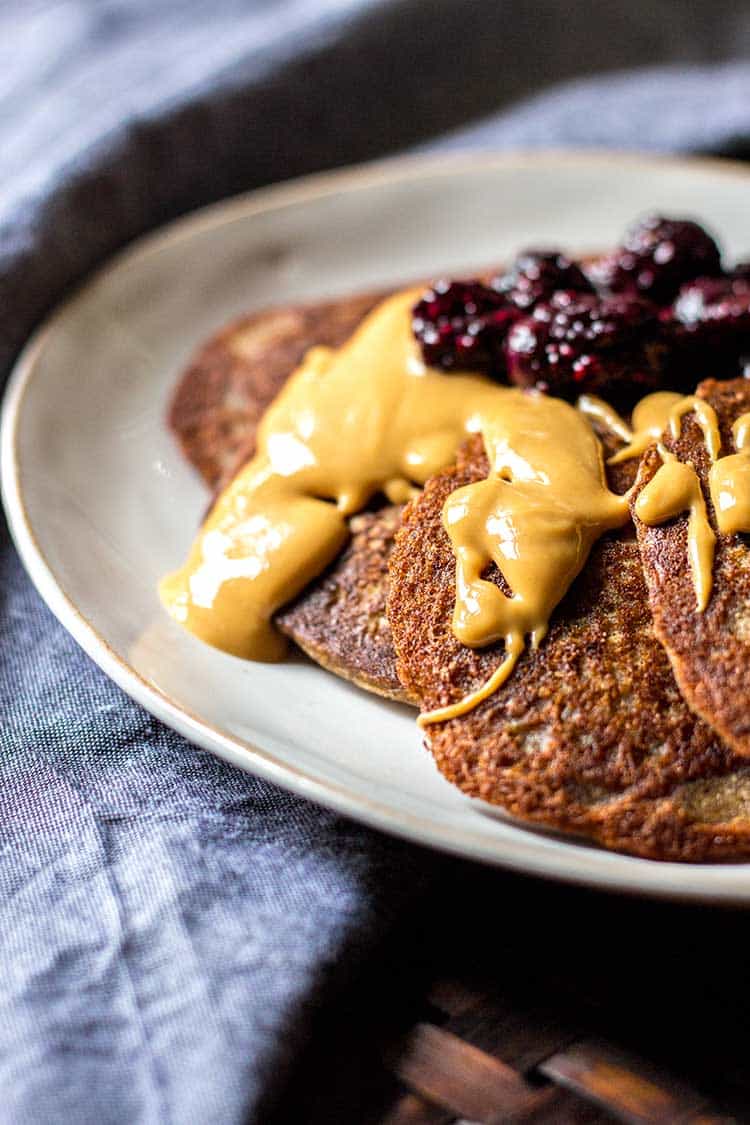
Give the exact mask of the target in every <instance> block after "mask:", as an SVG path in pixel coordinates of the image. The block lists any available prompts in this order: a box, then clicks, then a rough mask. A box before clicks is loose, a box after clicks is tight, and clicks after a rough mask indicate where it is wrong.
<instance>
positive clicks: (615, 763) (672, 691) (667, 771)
mask: <svg viewBox="0 0 750 1125" xmlns="http://www.w3.org/2000/svg"><path fill="white" fill-rule="evenodd" d="M487 470H488V465H487V460H486V457H485V455H484V451H483V448H482V444H481V440H480V439H472V440H471V441H470V442H468V443H467V444H466V446H464V448H463V450H462V451H461V454H460V455H459V459H458V462H457V465H456V466H455V467H454V468H452V469H450V470H448V471H446V472H444V473H442V474H440V475H439V476H437V477H435V478H433V479H432V480H431V481H430V482H429V483H428V484H427V486H426V488H425V490H424V492H423V494H422V496H421V497H420V498H419V499H417V500H415V501H413V502H412V503H411V504H409V505H408V506H407V508H406V510H405V513H404V516H403V520H402V525H401V528H400V530H399V532H398V535H397V537H396V546H395V549H394V552H393V554H392V556H391V562H390V593H389V598H388V617H389V620H390V625H391V632H392V635H393V639H394V643H395V646H396V652H397V655H398V674H399V677H400V679H401V681H402V683H403V684H404V687H405V688H406V690H407V691H408V692H409V693H410V694H412V695H413V696H414V698H415V699H417V700H418V701H419V704H420V707H421V708H422V709H423V710H432V709H434V708H437V707H441V706H444V705H446V704H449V703H452V702H455V701H456V700H458V699H460V698H461V697H462V696H464V695H465V694H466V693H467V692H469V691H471V690H473V689H475V688H477V687H479V686H480V684H482V683H483V682H484V681H485V680H486V679H487V678H488V677H489V675H490V674H491V673H492V672H493V671H494V670H495V668H496V667H497V666H498V664H499V663H500V661H501V660H502V657H503V649H502V646H501V645H493V646H490V647H488V648H485V649H480V650H476V649H471V648H468V647H466V646H464V645H462V644H461V643H460V642H459V641H458V640H457V639H456V637H455V636H454V634H453V632H452V629H451V615H452V612H453V604H454V598H455V559H454V556H453V552H452V550H451V545H450V541H449V539H448V536H447V534H446V532H445V531H444V529H443V526H442V522H441V514H442V509H443V504H444V502H445V500H446V498H447V497H448V495H449V494H450V493H451V492H452V491H453V490H454V489H456V488H460V487H461V486H463V485H466V484H470V483H472V482H474V481H476V480H481V479H483V478H484V477H485V476H486V474H487ZM488 575H489V576H492V572H491V571H490V572H488ZM494 580H495V581H497V583H498V584H499V585H500V586H501V587H503V586H504V582H503V580H502V578H501V576H500V575H499V573H498V572H497V571H496V570H495V571H494ZM505 592H506V593H507V592H509V591H508V590H507V587H505ZM427 735H428V745H429V749H430V750H431V752H432V754H433V756H434V758H435V761H436V763H437V766H438V768H439V769H440V771H441V772H442V773H443V774H444V775H445V777H447V778H448V780H449V781H451V782H453V784H455V785H457V786H459V787H460V788H461V789H462V790H463V791H464V792H465V793H467V794H469V795H470V796H471V797H478V798H481V799H482V800H484V801H487V802H490V803H491V804H493V805H498V806H500V807H502V808H503V809H505V810H506V811H508V812H509V813H511V814H513V815H514V816H516V817H519V818H522V819H524V820H526V821H530V822H533V823H536V824H539V825H546V826H548V827H551V828H555V829H558V830H561V831H564V832H569V833H575V834H578V835H581V836H585V837H588V838H590V839H592V840H595V841H598V842H599V843H601V844H604V845H605V846H607V847H609V848H616V849H618V850H621V851H624V852H629V853H631V854H634V855H639V856H647V857H650V858H654V859H669V860H693V861H695V860H720V859H730V858H739V857H741V856H750V763H748V762H746V761H745V760H744V759H743V758H741V757H739V756H737V755H735V754H734V753H732V751H731V750H730V749H729V748H728V747H727V746H726V745H725V744H724V743H723V742H722V741H721V740H720V739H719V738H718V737H717V735H716V734H715V733H714V732H713V731H712V729H711V728H710V727H709V726H708V725H707V724H706V723H704V722H702V721H701V720H700V719H699V718H697V716H695V715H694V714H693V713H692V711H691V710H690V709H689V708H688V707H687V705H686V704H685V702H684V700H683V699H682V696H681V694H680V692H679V690H678V688H677V684H676V683H675V679H674V676H673V675H672V671H671V667H670V664H669V661H668V659H667V657H666V654H665V652H664V649H663V648H662V646H661V645H660V643H659V641H658V640H657V639H656V636H655V635H654V630H653V626H652V619H651V612H650V610H649V606H648V599H647V595H646V588H645V583H644V579H643V572H642V567H641V562H640V557H639V551H638V546H637V543H636V542H635V539H634V538H633V536H632V534H628V532H627V531H626V533H625V534H623V535H622V536H619V537H611V538H606V539H603V540H601V541H600V542H599V543H598V544H597V545H596V546H595V548H594V550H593V551H592V554H591V556H590V558H589V561H588V563H587V565H586V567H585V568H584V570H583V572H582V573H581V575H580V576H579V577H578V579H577V580H576V581H575V583H574V584H573V586H572V588H571V590H570V591H569V593H568V595H567V596H566V598H565V599H564V600H563V602H562V603H561V604H560V606H559V607H558V609H557V611H556V613H555V615H554V617H553V620H552V623H551V626H550V630H549V633H548V635H547V638H546V639H545V640H544V641H543V643H542V644H541V645H540V647H539V649H538V650H537V651H536V652H530V651H527V652H526V653H525V654H524V655H523V656H522V657H521V659H520V661H519V663H518V666H517V668H516V670H515V671H514V673H513V674H512V676H511V677H510V679H509V680H508V681H507V683H506V684H505V685H504V686H503V687H502V688H501V689H500V690H499V691H498V692H497V693H496V694H495V695H494V696H492V697H490V698H489V699H487V700H486V701H485V702H484V703H482V704H480V705H479V706H478V707H477V708H476V709H475V710H474V711H472V712H470V713H469V714H468V715H465V716H462V717H460V718H455V719H451V720H449V721H446V722H443V723H438V724H435V725H433V726H430V727H429V728H428V731H427Z"/></svg>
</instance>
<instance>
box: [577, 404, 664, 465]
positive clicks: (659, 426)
mask: <svg viewBox="0 0 750 1125" xmlns="http://www.w3.org/2000/svg"><path fill="white" fill-rule="evenodd" d="M583 398H584V399H586V398H588V399H592V401H594V402H595V403H596V404H597V406H598V404H599V403H600V402H601V400H599V399H593V396H583ZM683 399H684V396H683V395H679V394H676V393H675V392H674V391H654V393H653V394H650V395H646V397H645V398H642V399H641V401H640V402H638V403H636V405H635V408H634V409H633V421H632V429H631V427H630V426H628V425H627V424H626V423H625V422H624V421H623V420H622V418H621V417H620V415H619V414H617V413H616V411H614V410H612V407H611V406H608V405H607V403H601V406H603V407H605V408H606V411H602V410H601V409H598V412H597V413H596V414H593V417H595V418H598V419H599V420H600V421H602V422H604V424H605V425H608V426H609V428H610V430H612V432H613V433H615V434H617V436H618V437H622V439H623V441H626V442H627V443H628V444H627V445H625V446H624V447H623V448H622V449H618V451H617V453H614V454H613V455H612V456H611V457H610V458H608V460H607V464H608V465H618V464H619V463H620V462H621V461H629V460H630V459H631V458H633V457H640V456H641V454H642V453H644V452H645V451H646V450H647V449H648V447H649V445H651V444H652V442H655V441H658V440H659V438H660V437H661V435H662V434H663V433H664V430H665V429H666V428H667V425H668V424H669V422H670V419H671V416H672V412H673V411H674V410H675V409H676V408H678V407H679V406H681V404H682V402H683ZM578 406H579V409H581V408H582V400H581V399H579V400H578ZM589 413H591V412H589Z"/></svg>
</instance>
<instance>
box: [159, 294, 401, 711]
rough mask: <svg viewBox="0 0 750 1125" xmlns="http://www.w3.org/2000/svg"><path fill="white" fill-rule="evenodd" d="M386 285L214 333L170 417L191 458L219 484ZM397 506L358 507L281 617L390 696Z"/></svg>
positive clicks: (325, 656)
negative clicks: (335, 549)
mask: <svg viewBox="0 0 750 1125" xmlns="http://www.w3.org/2000/svg"><path fill="white" fill-rule="evenodd" d="M382 296H383V294H379V293H378V294H374V293H369V294H364V295H361V296H357V297H349V298H346V299H344V300H340V301H326V302H321V303H318V304H314V305H301V306H295V307H290V308H284V309H272V310H269V311H265V312H259V313H253V314H251V315H249V316H246V317H243V318H242V319H240V320H237V321H235V322H234V323H233V324H230V325H229V326H227V327H226V328H224V329H222V330H221V331H220V332H218V333H217V334H216V335H215V336H213V337H212V338H211V339H210V340H209V341H208V342H207V343H206V344H205V345H204V346H203V347H202V348H201V349H200V350H199V351H198V352H197V354H196V355H195V357H194V359H193V360H192V362H191V363H190V365H189V366H188V368H187V370H186V371H185V373H184V375H183V376H182V379H181V380H180V382H179V383H178V385H177V388H176V390H175V393H174V395H173V398H172V403H171V406H170V410H169V418H168V421H169V426H170V428H171V429H172V431H173V432H174V433H175V434H176V436H177V438H178V440H179V441H180V444H181V446H182V450H183V452H184V454H185V456H186V457H187V459H188V460H189V461H190V462H191V463H192V464H193V465H194V466H195V468H196V469H197V470H198V471H199V472H200V473H201V475H202V476H203V478H204V480H205V481H206V483H207V484H208V485H209V486H210V487H211V488H212V489H214V490H218V489H220V488H221V487H223V485H224V484H225V483H227V482H228V481H229V480H231V478H232V477H233V476H234V475H235V473H236V472H237V471H238V470H239V469H240V468H241V467H242V465H244V463H245V462H246V461H247V460H248V458H250V457H252V455H253V453H254V452H255V433H256V429H257V426H258V422H259V421H260V418H261V416H262V414H263V411H264V410H265V408H266V407H267V406H268V404H269V403H270V402H271V400H272V399H273V398H274V397H275V395H276V394H277V393H278V391H279V390H280V389H281V387H282V386H283V384H284V382H285V381H286V379H287V377H288V376H289V375H290V374H291V373H292V371H294V369H295V368H296V367H297V366H298V365H299V363H300V361H301V359H302V357H303V356H304V354H305V352H306V351H308V349H309V348H311V347H313V346H315V345H321V344H323V345H326V346H329V347H337V346H338V345H340V344H343V343H344V341H345V340H346V339H347V338H348V337H349V336H350V335H351V333H352V332H353V331H354V329H355V328H356V327H357V325H358V324H359V322H360V321H361V320H362V319H363V317H364V316H366V315H367V313H368V312H369V311H370V310H371V309H372V308H373V307H374V306H375V305H376V304H377V303H378V301H379V300H380V299H381V297H382ZM399 514H400V508H395V507H392V506H390V505H386V506H384V507H383V508H382V509H380V510H378V511H373V512H367V513H363V514H361V515H359V516H355V517H354V519H353V520H352V521H351V529H352V540H351V543H350V544H349V546H348V547H347V549H346V550H345V551H344V553H343V554H342V555H341V556H340V558H339V559H337V560H336V562H335V563H334V564H333V565H332V566H331V567H330V568H329V569H328V570H327V571H326V573H325V574H324V575H323V576H322V577H321V578H319V579H317V580H316V581H315V582H314V583H312V585H311V586H310V587H308V589H307V590H305V592H304V593H303V594H302V595H301V596H300V597H299V598H297V599H296V601H295V602H294V603H293V604H292V605H291V606H289V607H287V608H286V609H284V610H283V611H282V612H281V613H280V614H279V615H277V624H278V625H279V627H280V628H281V630H282V632H284V633H286V634H287V636H289V637H291V639H292V640H294V641H295V642H296V643H297V644H298V645H299V647H300V648H301V649H303V650H304V651H305V652H306V653H307V654H308V655H309V656H311V657H312V659H313V660H316V661H317V662H318V663H319V664H322V665H323V667H324V668H327V669H329V671H331V672H335V673H336V674H337V675H339V676H342V677H343V678H344V679H347V680H352V681H353V682H354V683H356V684H357V685H358V686H359V687H362V688H365V689H367V690H368V691H374V692H377V693H378V694H380V695H385V696H388V697H390V698H392V699H402V700H403V699H405V698H406V695H405V692H404V690H403V688H402V687H401V684H400V683H399V680H398V677H397V675H396V654H395V652H394V649H393V643H392V641H391V636H390V628H389V626H388V621H387V618H386V616H385V603H386V592H387V580H388V554H389V553H390V549H391V545H392V543H393V537H394V535H395V532H396V526H397V524H398V519H399Z"/></svg>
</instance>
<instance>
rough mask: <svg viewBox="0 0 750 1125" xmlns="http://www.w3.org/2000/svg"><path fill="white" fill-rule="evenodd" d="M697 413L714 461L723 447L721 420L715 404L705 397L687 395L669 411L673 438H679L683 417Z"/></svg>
mask: <svg viewBox="0 0 750 1125" xmlns="http://www.w3.org/2000/svg"><path fill="white" fill-rule="evenodd" d="M691 412H692V413H694V414H695V420H696V422H697V423H698V425H699V426H700V428H701V429H702V430H703V437H704V440H705V442H706V450H707V451H708V455H709V457H710V458H711V460H712V461H715V460H716V458H717V457H718V456H719V450H720V449H721V434H720V433H719V420H718V418H717V417H716V411H715V410H714V408H713V406H711V405H710V404H709V403H708V402H706V400H705V399H703V398H696V397H695V395H686V396H685V397H684V398H681V399H680V401H679V402H677V403H675V405H674V406H673V407H672V409H671V410H670V412H669V428H670V430H671V432H672V437H673V438H678V437H679V436H680V433H681V430H682V425H681V423H682V419H683V417H684V416H685V415H686V414H690V413H691Z"/></svg>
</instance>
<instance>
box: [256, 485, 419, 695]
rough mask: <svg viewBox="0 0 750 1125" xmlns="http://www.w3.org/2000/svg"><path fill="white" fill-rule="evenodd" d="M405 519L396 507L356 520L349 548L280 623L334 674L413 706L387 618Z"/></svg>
mask: <svg viewBox="0 0 750 1125" xmlns="http://www.w3.org/2000/svg"><path fill="white" fill-rule="evenodd" d="M400 520H401V508H400V507H396V506H391V505H389V506H387V507H384V508H380V509H379V510H378V511H376V512H362V513H361V514H360V515H358V516H354V517H353V518H352V519H351V520H350V521H349V526H350V527H351V532H352V538H351V541H350V543H349V544H348V546H347V548H346V550H345V551H344V552H343V554H342V555H341V556H340V557H339V558H338V559H337V560H336V562H335V563H334V564H333V566H332V567H330V568H329V570H328V571H326V573H325V574H324V575H323V576H322V577H321V578H319V579H318V580H317V582H315V583H314V584H313V585H312V586H311V587H309V588H308V589H307V590H305V592H304V593H303V594H302V595H301V596H300V597H299V598H297V600H296V601H294V602H292V604H291V605H290V606H288V607H287V608H286V609H284V610H282V611H281V612H280V613H278V614H277V615H276V624H277V625H278V627H279V628H280V629H281V631H282V632H283V633H286V634H287V636H289V637H291V638H292V639H293V640H294V641H296V643H297V644H298V645H299V647H300V648H301V649H303V650H304V652H306V653H307V655H308V656H310V657H312V659H313V660H316V661H317V662H318V664H321V665H322V666H323V667H324V668H327V669H328V670H329V671H330V672H335V673H336V674H337V675H338V676H343V678H344V679H346V680H352V681H353V682H354V683H356V684H357V685H358V687H363V688H366V689H367V690H368V691H374V692H377V693H378V695H385V696H387V697H389V698H391V699H397V700H400V701H402V702H408V697H407V695H406V693H405V691H404V689H403V688H402V686H401V682H400V681H399V678H398V676H397V675H396V652H395V650H394V648H393V641H392V640H391V630H390V626H389V624H388V619H387V617H386V614H385V606H386V597H387V592H388V585H387V580H388V558H389V556H390V553H391V550H392V548H393V541H394V538H395V535H396V531H397V529H398V525H399V522H400Z"/></svg>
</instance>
